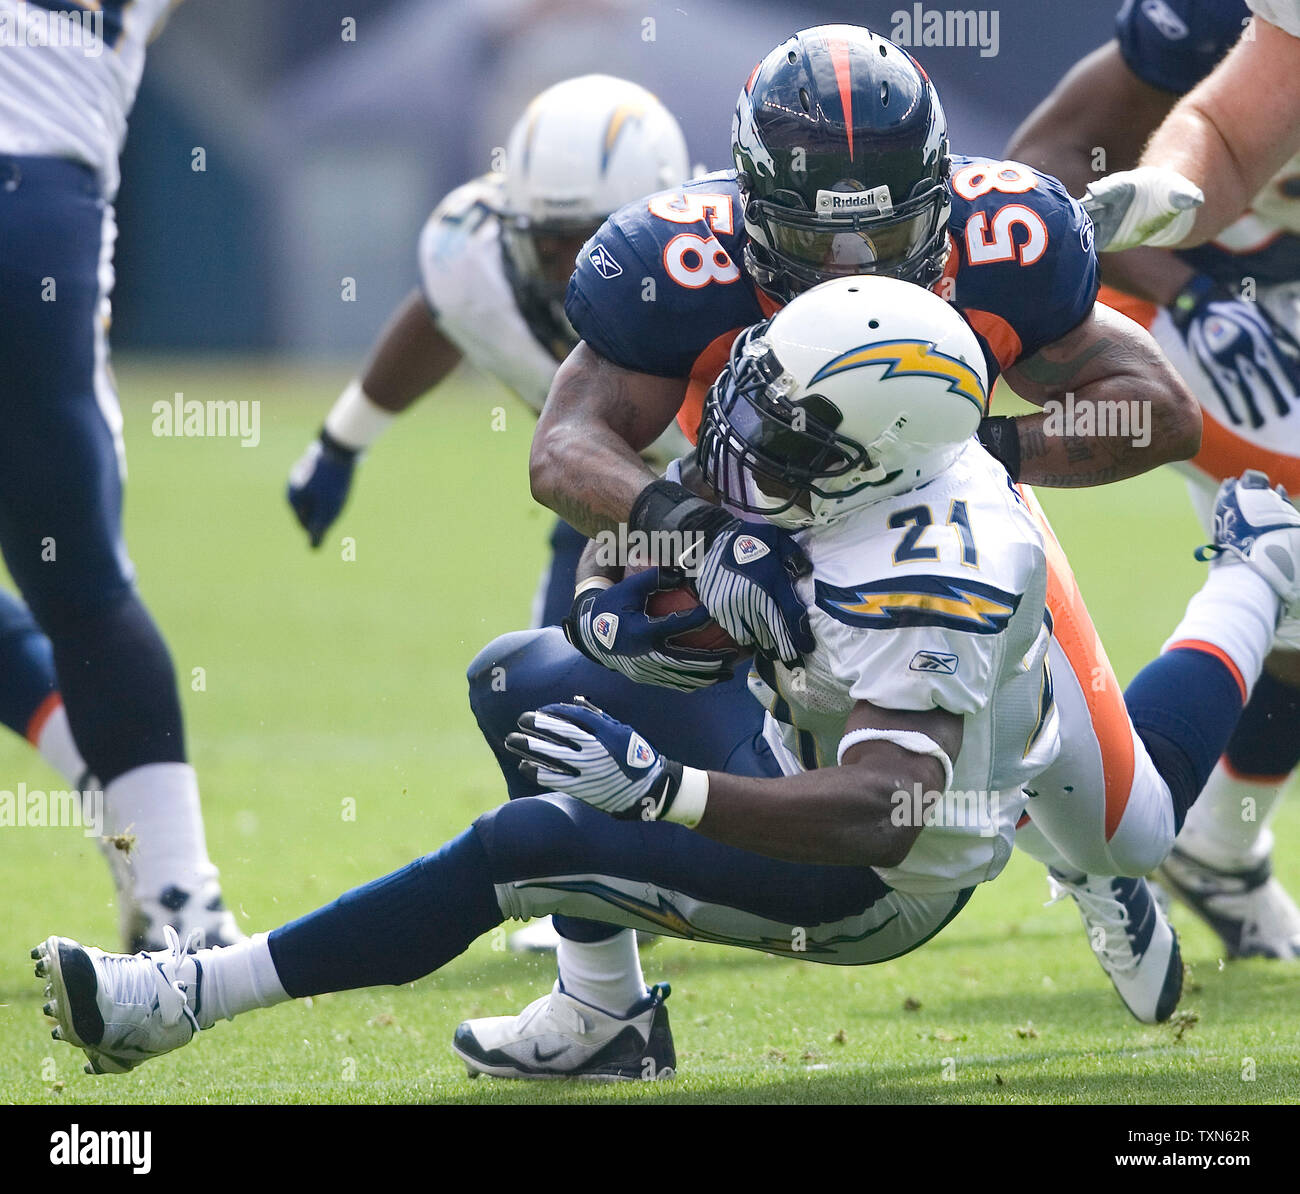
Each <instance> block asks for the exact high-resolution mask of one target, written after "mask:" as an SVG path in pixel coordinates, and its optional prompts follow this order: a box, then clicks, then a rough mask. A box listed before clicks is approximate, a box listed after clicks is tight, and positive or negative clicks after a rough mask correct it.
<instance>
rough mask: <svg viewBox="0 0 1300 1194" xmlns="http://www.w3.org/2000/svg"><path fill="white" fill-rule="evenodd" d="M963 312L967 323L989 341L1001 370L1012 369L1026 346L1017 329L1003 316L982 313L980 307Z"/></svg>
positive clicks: (987, 312) (968, 308) (990, 312)
mask: <svg viewBox="0 0 1300 1194" xmlns="http://www.w3.org/2000/svg"><path fill="white" fill-rule="evenodd" d="M961 312H962V314H963V315H965V316H966V322H967V323H969V324H970V325H971V327H973V328H974V329H975V330H976V331H977V332H979V334H980V335H981V336H983V337H984V339H985V340H987V341H988V346H989V347H990V348H991V349H992V350H993V355H994V357H995V358H996V359H997V362H998V366H999V367H1000V368H1002V369H1010V368H1011V366H1012V365H1014V364H1015V363H1016V362H1017V361H1018V360H1020V356H1021V354H1022V353H1023V352H1024V345H1023V344H1022V343H1021V340H1020V337H1019V336H1018V335H1017V334H1016V329H1015V328H1013V327H1012V326H1011V325H1010V324H1009V323H1008V322H1007V321H1006V320H1005V319H1003V318H1002V316H1001V315H994V314H993V312H992V311H981V310H980V309H979V308H978V307H963V308H961Z"/></svg>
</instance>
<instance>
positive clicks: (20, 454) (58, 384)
mask: <svg viewBox="0 0 1300 1194" xmlns="http://www.w3.org/2000/svg"><path fill="white" fill-rule="evenodd" d="M113 235H114V233H113V224H112V212H111V209H110V208H109V207H108V205H107V204H106V203H105V202H104V200H103V199H102V198H101V197H100V195H99V191H98V184H97V182H96V180H95V176H94V174H93V172H92V171H90V170H89V169H86V168H85V167H82V166H79V165H77V164H75V163H73V162H69V161H64V160H62V159H57V158H31V157H8V156H0V550H3V554H4V560H5V563H6V564H7V565H8V568H9V572H10V574H11V575H12V576H13V578H14V581H15V582H16V583H17V585H18V588H19V590H20V591H21V593H22V596H23V601H24V602H25V604H26V606H27V608H28V609H29V610H30V611H31V613H32V616H33V617H34V619H35V621H36V622H37V623H38V624H39V626H40V628H41V630H42V631H44V633H45V634H46V635H47V636H48V638H49V640H50V643H51V657H52V659H53V662H54V668H55V670H56V672H57V674H58V684H59V689H60V691H61V693H62V696H63V702H64V705H65V706H66V708H67V711H68V719H69V722H70V724H71V727H72V733H73V736H74V737H75V739H76V741H77V745H78V747H79V748H80V750H81V752H82V754H83V756H84V757H85V759H86V762H87V763H88V765H89V766H90V767H91V769H92V770H93V771H94V773H95V774H96V775H97V776H98V777H99V778H100V780H101V782H103V783H108V782H109V781H111V780H112V779H114V778H116V777H117V776H118V775H120V774H122V773H123V772H124V771H128V770H131V769H132V768H135V767H139V766H143V765H144V764H147V763H161V762H182V761H184V758H185V747H184V741H183V736H182V729H181V715H180V704H179V700H178V698H177V694H176V686H175V678H174V675H173V673H172V664H171V658H170V656H169V654H168V651H167V647H166V645H165V644H164V643H163V641H162V638H161V637H160V635H159V634H158V631H157V629H156V628H155V626H154V624H153V621H152V619H151V618H150V617H149V614H148V612H147V611H146V610H145V608H144V606H143V605H142V604H141V602H140V600H139V598H138V597H137V596H136V593H135V589H134V585H133V581H134V572H133V569H132V567H131V563H130V560H129V559H128V557H127V554H126V546H125V544H124V542H123V540H122V525H121V514H122V457H121V450H120V442H121V441H120V425H119V420H120V415H119V413H118V408H117V396H116V394H115V393H114V391H113V387H112V383H111V380H110V377H109V373H108V346H107V340H106V327H105V320H106V318H107V293H108V290H109V288H110V286H111V274H112V270H111V250H112V238H113ZM23 658H24V659H27V660H29V661H30V660H31V659H32V658H33V657H32V655H31V653H30V652H26V653H25V654H24V656H23ZM33 682H34V681H32V680H31V679H30V678H29V679H28V680H26V681H21V682H20V681H11V680H10V679H9V677H7V676H6V677H4V678H3V679H0V684H4V685H5V686H6V687H12V688H13V689H14V690H15V691H16V690H18V689H19V688H21V687H22V686H23V685H24V684H26V685H28V686H30V685H31V684H32V683H33ZM13 716H16V715H13Z"/></svg>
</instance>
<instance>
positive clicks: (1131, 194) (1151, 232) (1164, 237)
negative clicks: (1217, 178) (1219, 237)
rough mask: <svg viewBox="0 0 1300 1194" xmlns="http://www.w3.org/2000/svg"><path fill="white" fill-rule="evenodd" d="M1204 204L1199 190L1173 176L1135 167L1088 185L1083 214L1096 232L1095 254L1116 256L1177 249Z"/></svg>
mask: <svg viewBox="0 0 1300 1194" xmlns="http://www.w3.org/2000/svg"><path fill="white" fill-rule="evenodd" d="M1204 202H1205V196H1204V195H1203V194H1202V193H1201V188H1200V187H1198V186H1197V185H1196V184H1195V183H1194V182H1192V181H1190V180H1189V179H1186V178H1184V177H1183V176H1182V175H1181V174H1179V173H1178V171H1177V170H1167V169H1165V167H1163V166H1139V167H1138V168H1137V169H1136V170H1121V171H1120V172H1119V173H1118V174H1108V175H1106V177H1105V178H1099V179H1098V180H1097V181H1096V182H1094V183H1090V184H1089V186H1088V190H1087V192H1086V193H1085V194H1084V197H1083V209H1084V211H1086V212H1087V213H1088V215H1090V216H1091V217H1092V222H1093V226H1094V227H1095V228H1096V245H1097V252H1099V253H1102V252H1106V253H1121V252H1123V251H1124V250H1125V249H1134V248H1137V246H1138V245H1147V246H1149V247H1151V248H1155V249H1164V248H1168V247H1169V246H1171V245H1176V244H1178V242H1179V241H1181V240H1182V239H1183V238H1184V237H1186V236H1187V234H1188V233H1189V232H1191V230H1192V225H1193V224H1194V223H1196V209H1197V208H1198V207H1200V206H1201V204H1202V203H1204Z"/></svg>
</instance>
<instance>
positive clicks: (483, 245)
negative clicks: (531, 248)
mask: <svg viewBox="0 0 1300 1194" xmlns="http://www.w3.org/2000/svg"><path fill="white" fill-rule="evenodd" d="M503 181H504V176H503V175H501V174H485V175H483V176H482V177H480V178H476V179H474V180H473V181H471V182H467V183H465V184H464V185H463V186H460V187H457V188H456V189H455V190H454V191H452V192H451V194H449V195H448V196H447V197H446V198H445V199H443V201H442V202H441V203H439V204H438V206H437V207H436V208H435V209H434V211H433V214H432V215H431V216H430V217H429V219H428V221H427V222H426V223H425V225H424V229H423V231H422V232H421V233H420V246H419V261H420V278H421V282H422V287H423V290H424V297H425V301H426V302H427V303H428V304H429V307H430V308H431V310H432V311H433V313H434V316H435V318H436V319H437V321H438V327H439V328H440V329H441V331H442V332H443V334H444V335H445V336H446V337H447V338H448V339H449V340H451V341H452V343H453V344H455V345H456V347H457V348H458V349H460V351H461V352H462V353H463V354H464V356H465V357H466V359H467V360H469V361H470V363H471V364H473V365H475V366H476V367H478V368H479V369H481V370H483V371H484V372H485V373H488V374H490V375H492V376H493V377H495V378H497V379H498V380H499V381H500V382H501V383H502V384H503V385H505V386H506V387H508V388H509V389H511V390H513V391H514V392H515V393H516V394H517V395H518V396H519V397H520V398H521V399H522V400H523V401H524V402H525V403H526V404H527V405H528V406H529V407H531V408H532V409H533V410H534V411H537V412H540V411H541V409H542V406H543V405H544V404H545V402H546V395H547V393H549V391H550V388H551V381H552V379H553V378H554V377H555V371H556V369H557V368H558V367H559V361H558V359H557V358H556V356H555V355H554V353H553V352H552V351H551V350H550V349H549V348H548V347H546V346H544V345H543V344H542V343H541V341H540V340H539V339H538V338H537V337H536V336H535V335H534V334H533V332H532V329H531V328H530V327H529V326H528V321H527V320H526V319H525V318H524V316H523V314H522V313H521V312H520V310H519V304H518V302H517V301H516V299H515V293H514V290H513V288H512V287H511V285H510V280H509V278H508V277H507V276H506V270H505V264H504V260H503V255H502V254H503V249H502V245H501V222H500V219H499V216H498V213H499V211H500V197H501V190H502V184H503ZM556 351H557V352H563V351H564V348H563V347H562V346H557V347H556ZM687 449H688V445H687V443H686V440H685V438H684V437H683V436H682V434H681V432H680V431H679V430H678V429H677V425H676V424H675V423H673V424H670V425H669V427H668V429H667V430H666V431H665V432H664V434H663V435H662V436H660V437H659V439H658V440H656V441H655V442H654V443H653V444H651V445H650V447H649V448H648V449H647V450H646V451H645V453H644V455H645V456H646V458H647V460H649V461H651V462H652V463H655V464H658V465H659V466H660V467H662V466H663V465H665V464H666V463H667V462H668V461H670V460H672V459H673V458H675V457H677V456H680V455H681V454H682V453H683V452H684V451H686V450H687Z"/></svg>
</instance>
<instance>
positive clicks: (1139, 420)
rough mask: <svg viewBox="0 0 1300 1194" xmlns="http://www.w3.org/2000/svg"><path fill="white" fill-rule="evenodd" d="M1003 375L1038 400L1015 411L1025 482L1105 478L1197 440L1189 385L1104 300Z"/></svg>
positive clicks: (1184, 453)
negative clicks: (1026, 410)
mask: <svg viewBox="0 0 1300 1194" xmlns="http://www.w3.org/2000/svg"><path fill="white" fill-rule="evenodd" d="M1006 380H1007V384H1008V385H1010V386H1011V388H1012V389H1013V390H1014V391H1015V392H1016V393H1017V394H1019V395H1020V396H1021V397H1022V398H1024V399H1025V400H1026V401H1029V402H1032V403H1034V404H1035V405H1036V406H1041V407H1043V411H1042V413H1041V414H1033V415H1025V416H1023V417H1021V418H1019V419H1017V420H1016V430H1017V432H1018V438H1019V448H1020V452H1019V456H1020V460H1019V465H1020V471H1019V477H1020V480H1022V481H1025V482H1026V483H1028V484H1030V485H1046V486H1049V487H1060V488H1074V487H1080V486H1088V485H1105V484H1108V483H1109V482H1112V481H1122V480H1124V479H1126V478H1128V477H1134V476H1137V475H1138V474H1139V473H1144V472H1146V471H1148V470H1149V469H1153V468H1155V467H1157V466H1158V465H1161V464H1167V463H1169V462H1171V461H1175V460H1186V459H1188V458H1189V457H1191V456H1194V455H1195V454H1196V452H1197V451H1198V449H1199V448H1200V442H1201V414H1200V408H1199V407H1198V406H1197V404H1196V399H1195V398H1194V397H1193V396H1192V394H1191V391H1190V390H1188V388H1187V386H1186V385H1185V384H1184V383H1183V381H1182V379H1181V378H1180V377H1179V376H1178V374H1177V373H1175V372H1174V368H1173V366H1172V365H1171V364H1170V363H1169V360H1168V358H1166V357H1165V355H1164V353H1163V352H1161V351H1160V347H1159V345H1157V344H1156V342H1155V341H1154V340H1153V339H1152V338H1151V336H1150V335H1149V334H1148V333H1147V332H1146V331H1144V330H1143V329H1142V328H1141V327H1140V326H1139V325H1138V324H1136V323H1134V322H1133V321H1132V320H1131V319H1128V318H1126V317H1125V316H1123V315H1120V314H1119V313H1118V312H1116V311H1111V310H1109V309H1108V308H1104V307H1101V306H1098V307H1097V308H1096V309H1095V310H1094V311H1093V313H1092V314H1091V315H1090V316H1089V317H1088V319H1086V320H1085V321H1084V322H1083V323H1082V324H1080V325H1079V327H1077V328H1076V329H1074V331H1072V332H1070V333H1069V334H1068V335H1066V336H1063V337H1062V338H1061V339H1060V340H1058V341H1056V342H1055V343H1053V344H1050V345H1048V346H1047V347H1046V348H1043V349H1042V350H1041V351H1039V352H1038V353H1036V354H1035V355H1034V356H1032V357H1029V358H1027V359H1025V360H1022V361H1019V362H1017V363H1016V364H1015V365H1014V366H1013V367H1012V368H1011V369H1009V370H1007V374H1006Z"/></svg>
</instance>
